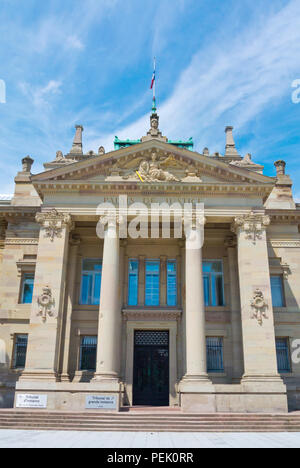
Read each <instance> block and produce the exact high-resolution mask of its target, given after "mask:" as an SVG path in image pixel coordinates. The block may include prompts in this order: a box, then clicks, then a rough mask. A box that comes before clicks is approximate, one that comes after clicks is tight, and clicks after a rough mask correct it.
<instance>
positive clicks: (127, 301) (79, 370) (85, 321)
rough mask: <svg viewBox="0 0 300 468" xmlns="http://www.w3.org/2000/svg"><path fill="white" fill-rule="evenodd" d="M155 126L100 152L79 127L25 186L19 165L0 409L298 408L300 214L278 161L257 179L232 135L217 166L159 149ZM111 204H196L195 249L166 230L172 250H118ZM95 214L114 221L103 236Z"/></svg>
mask: <svg viewBox="0 0 300 468" xmlns="http://www.w3.org/2000/svg"><path fill="white" fill-rule="evenodd" d="M150 121H151V128H150V130H149V131H148V133H147V134H146V135H145V136H144V137H142V138H141V139H140V140H137V141H130V140H125V141H123V140H120V139H118V138H117V137H116V139H115V149H114V151H112V152H110V153H106V152H105V150H104V148H103V147H100V148H99V151H98V154H96V153H94V152H93V151H91V152H89V153H87V154H85V153H84V152H83V145H82V135H83V134H82V132H83V128H82V127H81V126H76V134H75V138H74V143H73V146H72V148H71V150H70V152H69V154H66V155H63V154H62V153H61V152H60V151H58V152H57V155H56V159H55V160H54V161H52V162H48V163H45V165H44V166H45V171H44V172H42V173H40V174H36V175H33V174H32V172H31V168H32V164H33V160H32V159H31V158H30V157H29V156H27V157H25V158H24V159H23V160H22V164H23V169H22V171H20V172H18V173H17V175H16V178H15V193H14V195H13V196H12V197H11V198H10V199H8V198H5V197H2V199H1V201H0V275H1V282H0V343H1V348H0V406H1V407H4V408H5V407H13V406H14V405H15V407H18V408H22V407H39V408H45V409H46V408H47V409H48V410H54V409H56V410H80V411H88V409H89V408H94V409H95V408H100V410H101V409H105V408H107V409H111V410H116V411H118V410H120V409H122V407H124V406H152V405H153V406H162V407H166V406H170V407H180V408H181V409H182V411H184V412H198V413H199V412H203V413H208V412H286V411H288V409H289V410H294V409H298V410H299V409H300V363H299V361H300V359H297V356H298V357H299V354H300V353H298V355H297V353H296V349H294V348H293V346H296V345H297V339H298V340H299V339H300V233H299V225H300V205H297V204H296V203H295V201H294V199H293V195H292V181H291V179H290V177H289V176H288V175H286V164H285V162H284V161H277V162H276V163H275V168H274V174H273V176H266V175H264V174H263V169H264V168H263V166H262V165H260V164H257V163H255V162H254V161H253V160H252V158H251V155H250V154H247V155H246V156H245V157H241V156H240V155H239V153H238V150H237V148H236V145H235V142H234V138H233V132H232V130H233V129H232V127H227V128H226V149H225V153H224V155H221V154H219V153H214V154H211V153H210V151H209V150H208V149H207V148H205V149H204V150H203V152H202V153H198V152H195V151H194V146H193V141H192V139H191V140H188V141H170V140H168V138H166V137H164V136H163V134H162V133H161V132H160V130H159V117H158V115H157V113H156V111H155V109H154V111H153V113H152V115H151V117H150ZM145 133H146V132H145ZM275 159H276V158H275ZM121 195H122V196H123V199H124V196H126V197H127V203H128V206H129V205H132V204H133V203H143V204H144V205H146V207H150V206H151V204H153V203H156V204H157V203H158V204H161V203H168V204H169V205H172V204H173V203H180V204H181V205H182V206H183V205H184V204H185V203H189V204H193V206H196V204H198V203H200V204H204V209H205V218H204V219H203V221H204V222H205V226H204V244H203V246H202V245H199V246H198V247H197V246H196V247H195V248H193V249H189V248H187V238H186V236H185V235H184V234H183V235H182V236H181V238H177V237H175V236H172V232H174V226H175V220H173V221H172V217H171V237H170V238H164V237H163V236H162V235H161V236H159V237H158V238H152V237H151V236H150V234H149V236H147V237H146V236H143V237H138V238H132V237H130V236H128V237H127V238H124V236H123V238H120V236H119V229H120V223H123V228H124V216H123V217H122V216H120V215H121V214H120V212H118V209H119V208H118V206H119V197H120V196H121ZM101 203H110V204H113V205H115V206H116V207H117V210H116V212H117V215H118V216H117V219H116V221H118V222H115V223H113V222H112V221H111V218H110V217H107V225H106V226H105V225H104V224H105V223H104V222H103V230H104V231H105V234H104V236H103V238H101V237H99V235H98V234H97V226H98V223H99V213H98V212H97V207H98V205H99V204H101ZM143 216H144V217H145V216H146V215H145V213H144V215H143ZM157 216H158V218H157V220H158V221H157V223H160V221H161V216H160V212H158V214H157ZM121 218H122V220H121V221H120V219H121ZM125 220H126V218H125ZM131 221H132V220H131V216H130V211H129V212H128V218H127V221H126V222H127V223H128V224H130V222H131ZM100 222H101V220H100ZM172 222H173V224H172ZM157 225H158V224H157ZM160 227H161V226H160ZM190 229H192V230H193V231H195V233H196V234H197V232H198V231H199V230H200V229H203V226H201V227H200V224H199V223H197V222H196V221H195V219H192V224H191V226H190ZM109 234H110V235H109ZM111 234H115V235H111ZM298 347H299V343H298Z"/></svg>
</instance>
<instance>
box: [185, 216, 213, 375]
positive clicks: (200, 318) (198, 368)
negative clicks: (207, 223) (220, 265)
mask: <svg viewBox="0 0 300 468" xmlns="http://www.w3.org/2000/svg"><path fill="white" fill-rule="evenodd" d="M202 244H203V226H200V225H199V224H198V223H197V224H196V223H195V224H194V225H193V226H190V227H188V228H187V229H186V251H185V265H186V268H185V281H186V368H187V372H186V375H185V377H184V379H185V380H197V381H202V382H209V379H208V375H207V359H206V331H205V305H204V288H203V267H202Z"/></svg>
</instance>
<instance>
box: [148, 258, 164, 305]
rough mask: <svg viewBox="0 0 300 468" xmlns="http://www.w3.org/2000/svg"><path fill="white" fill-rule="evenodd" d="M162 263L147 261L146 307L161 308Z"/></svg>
mask: <svg viewBox="0 0 300 468" xmlns="http://www.w3.org/2000/svg"><path fill="white" fill-rule="evenodd" d="M159 283H160V261H159V260H146V291H145V305H146V306H159V304H160V299H159V295H160V284H159Z"/></svg>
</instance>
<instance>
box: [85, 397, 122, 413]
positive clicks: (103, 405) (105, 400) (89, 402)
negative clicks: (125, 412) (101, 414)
mask: <svg viewBox="0 0 300 468" xmlns="http://www.w3.org/2000/svg"><path fill="white" fill-rule="evenodd" d="M85 407H86V409H109V410H111V409H114V410H115V409H117V397H116V396H109V395H88V396H87V397H86V402H85Z"/></svg>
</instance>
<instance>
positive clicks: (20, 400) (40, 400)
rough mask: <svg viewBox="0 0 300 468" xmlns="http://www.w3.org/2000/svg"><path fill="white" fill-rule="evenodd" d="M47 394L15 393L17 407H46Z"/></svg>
mask: <svg viewBox="0 0 300 468" xmlns="http://www.w3.org/2000/svg"><path fill="white" fill-rule="evenodd" d="M47 404H48V396H47V395H31V394H27V395H17V403H16V407H17V408H40V409H43V408H47Z"/></svg>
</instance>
